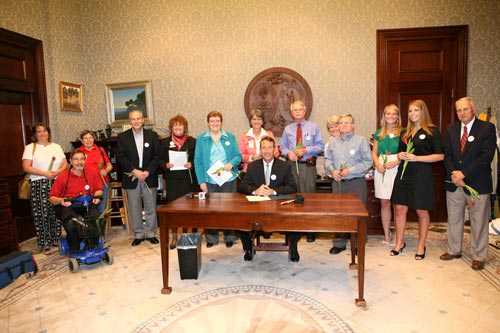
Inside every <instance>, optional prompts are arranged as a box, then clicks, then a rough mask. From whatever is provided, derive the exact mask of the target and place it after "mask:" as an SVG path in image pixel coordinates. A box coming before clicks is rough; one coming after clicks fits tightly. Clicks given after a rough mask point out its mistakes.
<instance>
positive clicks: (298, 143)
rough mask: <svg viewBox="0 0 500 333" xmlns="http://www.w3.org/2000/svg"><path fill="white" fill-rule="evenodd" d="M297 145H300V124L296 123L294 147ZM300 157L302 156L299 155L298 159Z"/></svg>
mask: <svg viewBox="0 0 500 333" xmlns="http://www.w3.org/2000/svg"><path fill="white" fill-rule="evenodd" d="M298 145H302V126H301V125H300V124H297V133H296V134H295V147H297V146H298ZM300 159H302V156H300V157H299V160H300Z"/></svg>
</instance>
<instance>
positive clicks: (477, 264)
mask: <svg viewBox="0 0 500 333" xmlns="http://www.w3.org/2000/svg"><path fill="white" fill-rule="evenodd" d="M470 267H472V269H473V270H475V271H480V270H482V269H484V262H482V261H477V260H473V261H472V265H471V266H470Z"/></svg>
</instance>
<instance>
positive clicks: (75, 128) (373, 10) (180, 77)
mask: <svg viewBox="0 0 500 333" xmlns="http://www.w3.org/2000/svg"><path fill="white" fill-rule="evenodd" d="M0 12H1V13H2V15H1V16H0V27H3V28H5V29H9V30H13V31H16V32H19V33H21V34H25V35H28V36H32V37H34V38H37V39H41V40H42V41H43V42H44V52H45V66H46V72H47V87H48V98H49V109H50V122H51V127H52V129H53V132H54V134H55V135H54V138H55V141H57V142H59V143H61V144H62V145H63V147H64V148H65V149H69V147H70V145H69V141H71V140H74V138H76V137H77V135H78V132H80V131H81V130H82V129H84V128H90V129H93V130H95V129H100V128H104V126H105V124H106V123H107V111H106V96H105V85H106V84H109V83H121V82H131V81H140V80H151V81H152V90H153V104H154V110H155V114H156V124H157V126H160V127H167V124H168V119H169V118H170V117H171V116H173V115H175V114H177V113H182V114H185V115H187V116H188V119H189V121H190V129H191V134H193V135H198V134H199V133H201V132H202V131H204V130H205V129H206V119H205V117H206V114H207V112H208V111H209V110H212V109H219V110H221V111H222V112H223V114H224V120H225V129H226V130H229V131H230V132H232V133H234V134H236V135H237V136H238V137H239V136H240V135H241V133H242V132H243V131H244V130H245V129H246V128H247V125H248V122H247V120H246V117H245V114H244V106H243V99H244V94H245V89H246V87H247V85H248V83H249V82H250V81H251V80H252V78H253V77H254V76H255V75H256V74H258V73H259V72H261V71H262V70H264V69H267V68H269V67H276V66H280V67H288V68H291V69H293V70H295V71H297V72H299V73H300V74H301V75H302V76H303V77H304V78H305V79H306V80H307V82H308V83H309V85H310V86H311V89H312V93H313V97H314V107H313V113H312V115H311V118H310V120H312V121H315V122H317V123H319V124H320V125H321V127H322V128H323V127H324V123H325V121H326V118H327V117H328V115H330V114H334V113H336V114H340V113H345V112H350V113H352V114H354V116H355V117H356V123H357V127H356V130H357V131H358V132H359V133H360V134H363V135H365V136H367V137H368V136H369V135H370V134H371V133H372V132H373V131H374V130H375V128H376V126H377V121H376V119H375V114H376V110H375V106H376V77H375V76H376V68H375V66H376V54H375V47H376V45H375V44H376V40H375V37H376V30H377V29H389V28H407V27H424V26H444V25H462V24H467V25H469V34H470V40H469V64H468V94H469V95H471V96H474V97H475V98H476V102H477V103H476V104H477V106H478V107H479V110H484V109H485V108H486V106H487V105H491V106H492V107H493V111H494V112H495V111H498V109H499V108H500V105H499V103H498V101H499V100H500V38H498V36H500V19H499V17H500V2H499V1H497V0H491V1H486V0H462V1H446V0H443V1H435V0H401V1H400V0H372V1H368V0H360V1H325V0H309V1H307V0H275V1H261V0H246V1H240V0H213V1H210V0H190V1H181V0H176V1H162V0H142V1H138V0H130V1H129V0H120V1H118V0H115V1H113V0H101V1H97V0H88V1H78V0H10V1H9V0H1V1H0ZM59 81H67V82H72V83H81V84H83V99H84V101H83V102H84V111H83V113H76V112H68V111H60V110H59V91H58V87H59ZM403 109H404V106H403ZM326 135H327V134H326V130H323V136H324V138H326Z"/></svg>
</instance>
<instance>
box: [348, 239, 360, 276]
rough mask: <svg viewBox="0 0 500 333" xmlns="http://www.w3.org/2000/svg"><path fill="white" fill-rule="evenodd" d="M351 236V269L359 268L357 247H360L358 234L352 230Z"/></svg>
mask: <svg viewBox="0 0 500 333" xmlns="http://www.w3.org/2000/svg"><path fill="white" fill-rule="evenodd" d="M349 236H350V237H349V238H350V240H351V263H350V264H349V269H358V264H356V248H357V247H358V243H357V238H356V234H355V233H354V232H351V233H350V234H349Z"/></svg>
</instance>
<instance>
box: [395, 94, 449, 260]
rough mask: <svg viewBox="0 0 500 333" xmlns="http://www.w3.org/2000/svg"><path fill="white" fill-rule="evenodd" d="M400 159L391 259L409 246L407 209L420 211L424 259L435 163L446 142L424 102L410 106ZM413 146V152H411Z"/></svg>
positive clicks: (419, 250) (420, 245) (419, 249)
mask: <svg viewBox="0 0 500 333" xmlns="http://www.w3.org/2000/svg"><path fill="white" fill-rule="evenodd" d="M400 138H401V139H400V141H399V147H398V159H399V160H401V164H400V165H399V168H398V174H397V175H396V179H395V182H394V188H393V190H392V195H391V202H392V203H393V204H394V210H395V214H394V215H395V216H394V224H395V226H396V242H395V246H394V249H393V250H391V252H390V254H391V256H397V255H399V254H400V253H401V252H403V249H404V248H405V247H406V243H405V241H404V232H405V227H406V213H407V212H408V207H410V208H413V209H415V210H416V212H417V216H418V225H419V235H418V246H417V252H416V254H415V260H422V259H424V258H425V250H426V249H425V240H426V238H427V232H428V229H429V223H430V216H429V210H432V209H433V208H434V179H433V177H432V163H434V162H438V161H442V160H443V158H444V153H443V140H442V138H441V134H440V133H439V128H438V127H436V126H435V125H433V124H432V121H431V118H430V116H429V111H428V109H427V105H426V104H425V102H424V101H422V100H414V101H411V102H410V104H409V106H408V126H407V128H406V131H403V132H402V133H401V137H400ZM411 146H413V151H412V150H411V149H412V148H411Z"/></svg>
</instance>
